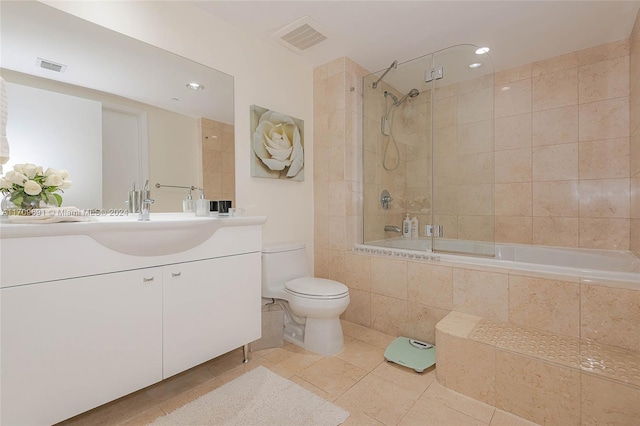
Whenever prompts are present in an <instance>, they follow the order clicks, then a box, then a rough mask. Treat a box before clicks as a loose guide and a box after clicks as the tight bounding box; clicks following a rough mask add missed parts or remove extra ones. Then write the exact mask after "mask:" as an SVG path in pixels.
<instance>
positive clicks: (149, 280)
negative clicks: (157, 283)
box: [142, 277, 155, 283]
mask: <svg viewBox="0 0 640 426" xmlns="http://www.w3.org/2000/svg"><path fill="white" fill-rule="evenodd" d="M154 278H155V277H151V278H145V277H142V282H143V283H148V282H151V281H153V280H154Z"/></svg>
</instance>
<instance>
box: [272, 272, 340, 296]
mask: <svg viewBox="0 0 640 426" xmlns="http://www.w3.org/2000/svg"><path fill="white" fill-rule="evenodd" d="M284 288H285V290H286V291H287V292H288V293H291V294H294V295H298V296H302V297H313V298H322V299H339V298H341V297H345V296H347V295H348V294H349V288H347V286H346V285H344V284H342V283H339V282H337V281H333V280H327V279H324V278H314V277H302V278H296V279H295V280H291V281H287V282H286V283H285V284H284Z"/></svg>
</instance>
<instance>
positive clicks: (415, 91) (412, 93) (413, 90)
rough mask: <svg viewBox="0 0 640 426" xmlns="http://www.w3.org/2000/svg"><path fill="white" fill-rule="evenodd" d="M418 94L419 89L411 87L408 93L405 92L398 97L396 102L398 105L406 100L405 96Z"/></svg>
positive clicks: (412, 96)
mask: <svg viewBox="0 0 640 426" xmlns="http://www.w3.org/2000/svg"><path fill="white" fill-rule="evenodd" d="M419 94H420V91H419V90H418V89H411V90H409V93H407V94H406V95H404V96H403V97H402V99H400V100H399V101H398V102H397V104H398V105H400V104H401V103H403V102H404V101H406V100H407V98H415V97H416V96H418V95H419Z"/></svg>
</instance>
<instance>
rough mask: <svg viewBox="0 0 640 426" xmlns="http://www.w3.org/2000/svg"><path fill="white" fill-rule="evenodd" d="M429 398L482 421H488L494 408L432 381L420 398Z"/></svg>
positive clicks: (435, 402)
mask: <svg viewBox="0 0 640 426" xmlns="http://www.w3.org/2000/svg"><path fill="white" fill-rule="evenodd" d="M420 399H421V400H425V399H427V400H430V401H433V403H434V404H441V405H444V406H446V407H449V408H451V409H452V410H456V411H459V412H461V413H463V414H465V415H467V416H469V417H473V418H474V419H477V420H478V421H480V422H482V423H489V422H490V421H491V417H492V416H493V412H494V410H495V408H494V407H493V406H491V405H489V404H485V403H484V402H481V401H478V400H476V399H473V398H470V397H468V396H466V395H463V394H461V393H458V392H456V391H453V390H451V389H447V388H445V387H444V386H442V385H441V384H440V383H438V382H437V381H434V382H433V383H432V384H431V386H429V388H427V390H426V391H425V393H424V394H423V395H422V397H421V398H420Z"/></svg>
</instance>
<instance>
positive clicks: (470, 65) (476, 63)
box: [469, 62, 482, 68]
mask: <svg viewBox="0 0 640 426" xmlns="http://www.w3.org/2000/svg"><path fill="white" fill-rule="evenodd" d="M481 66H482V64H481V63H480V62H474V63H473V64H469V68H478V67H481Z"/></svg>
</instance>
